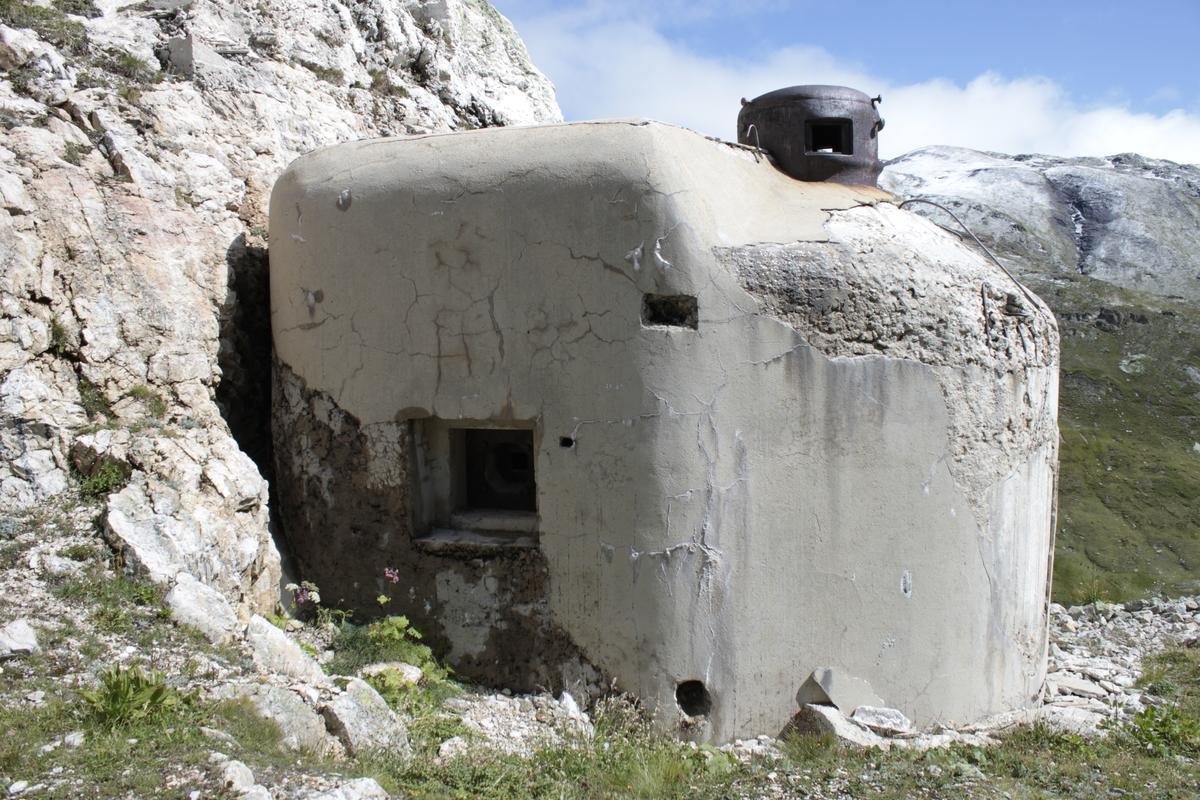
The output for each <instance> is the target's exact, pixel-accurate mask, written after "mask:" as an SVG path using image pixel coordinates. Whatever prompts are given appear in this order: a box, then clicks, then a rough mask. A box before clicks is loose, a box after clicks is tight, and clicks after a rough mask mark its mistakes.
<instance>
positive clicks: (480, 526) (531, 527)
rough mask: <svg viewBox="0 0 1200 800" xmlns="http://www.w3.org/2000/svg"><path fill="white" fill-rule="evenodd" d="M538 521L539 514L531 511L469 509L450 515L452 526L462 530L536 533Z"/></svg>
mask: <svg viewBox="0 0 1200 800" xmlns="http://www.w3.org/2000/svg"><path fill="white" fill-rule="evenodd" d="M537 522H538V520H537V514H534V513H532V512H530V511H493V510H491V509H469V510H465V511H455V512H454V513H453V514H451V515H450V527H451V528H453V529H454V530H460V531H486V532H488V533H491V532H496V533H532V534H536V533H537Z"/></svg>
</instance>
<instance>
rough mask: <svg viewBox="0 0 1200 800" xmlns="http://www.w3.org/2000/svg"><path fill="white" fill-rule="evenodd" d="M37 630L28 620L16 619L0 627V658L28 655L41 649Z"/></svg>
mask: <svg viewBox="0 0 1200 800" xmlns="http://www.w3.org/2000/svg"><path fill="white" fill-rule="evenodd" d="M41 649H42V648H41V647H40V646H39V645H38V637H37V631H35V630H34V629H33V626H32V625H30V624H29V620H25V619H17V620H13V621H12V622H10V623H8V624H7V625H5V626H4V627H3V628H0V658H8V657H10V656H19V655H28V654H30V653H37V652H40V651H41Z"/></svg>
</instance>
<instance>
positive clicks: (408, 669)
mask: <svg viewBox="0 0 1200 800" xmlns="http://www.w3.org/2000/svg"><path fill="white" fill-rule="evenodd" d="M358 672H359V674H360V675H362V677H364V678H370V677H374V676H375V675H379V674H380V673H382V672H395V673H396V674H397V675H399V676H400V679H401V681H402V682H403V683H404V684H405V685H407V686H416V685H417V684H418V683H420V682H421V677H422V672H421V668H420V667H418V666H416V665H415V664H405V663H404V662H403V661H384V662H380V663H378V664H368V665H367V666H365V667H363V668H362V669H360V670H359V671H358Z"/></svg>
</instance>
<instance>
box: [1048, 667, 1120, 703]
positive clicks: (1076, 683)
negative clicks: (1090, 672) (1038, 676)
mask: <svg viewBox="0 0 1200 800" xmlns="http://www.w3.org/2000/svg"><path fill="white" fill-rule="evenodd" d="M1046 683H1047V684H1048V685H1050V684H1053V685H1054V687H1055V688H1056V689H1057V690H1058V692H1059V693H1061V694H1073V695H1077V696H1078V697H1085V698H1093V699H1096V700H1103V699H1104V698H1105V697H1107V696H1108V692H1106V691H1105V690H1104V687H1102V686H1100V685H1099V684H1097V683H1094V682H1092V681H1089V680H1088V679H1087V678H1080V677H1078V676H1075V675H1064V674H1061V673H1056V674H1055V676H1054V677H1053V678H1052V679H1050V680H1047V681H1046Z"/></svg>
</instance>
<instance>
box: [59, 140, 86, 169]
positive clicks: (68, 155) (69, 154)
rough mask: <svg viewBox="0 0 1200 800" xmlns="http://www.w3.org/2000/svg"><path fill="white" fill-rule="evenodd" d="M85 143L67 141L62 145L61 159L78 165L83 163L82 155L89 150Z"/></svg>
mask: <svg viewBox="0 0 1200 800" xmlns="http://www.w3.org/2000/svg"><path fill="white" fill-rule="evenodd" d="M91 149H92V148H90V147H88V146H87V145H80V144H76V143H75V142H67V143H66V144H65V145H63V156H62V158H63V161H65V162H67V163H68V164H71V165H73V166H76V167H78V166H79V165H80V164H82V163H83V157H84V156H85V155H87V154H88V153H89V152H91Z"/></svg>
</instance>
